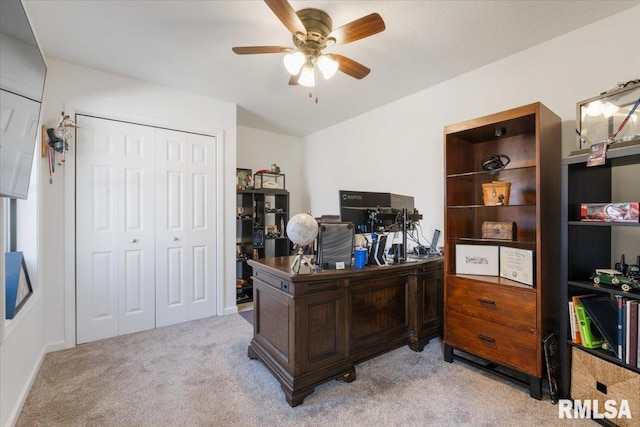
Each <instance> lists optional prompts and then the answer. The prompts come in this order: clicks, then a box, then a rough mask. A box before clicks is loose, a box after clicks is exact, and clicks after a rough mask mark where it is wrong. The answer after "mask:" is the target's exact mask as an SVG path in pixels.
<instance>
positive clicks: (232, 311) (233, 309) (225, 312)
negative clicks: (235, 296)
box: [222, 305, 238, 316]
mask: <svg viewBox="0 0 640 427" xmlns="http://www.w3.org/2000/svg"><path fill="white" fill-rule="evenodd" d="M237 312H238V306H237V305H234V306H232V307H226V308H225V309H224V310H223V311H222V315H223V316H227V315H229V314H236V313H237Z"/></svg>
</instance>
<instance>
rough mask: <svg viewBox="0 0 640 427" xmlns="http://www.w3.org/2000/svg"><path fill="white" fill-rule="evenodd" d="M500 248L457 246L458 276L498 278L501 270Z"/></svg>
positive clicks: (490, 246) (491, 246)
mask: <svg viewBox="0 0 640 427" xmlns="http://www.w3.org/2000/svg"><path fill="white" fill-rule="evenodd" d="M498 250H499V246H493V245H461V244H458V245H456V274H472V275H480V276H497V275H498V274H499V272H500V269H499V253H498Z"/></svg>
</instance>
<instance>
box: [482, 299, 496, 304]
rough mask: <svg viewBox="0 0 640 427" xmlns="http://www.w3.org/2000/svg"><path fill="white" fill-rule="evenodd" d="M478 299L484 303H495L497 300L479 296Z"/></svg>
mask: <svg viewBox="0 0 640 427" xmlns="http://www.w3.org/2000/svg"><path fill="white" fill-rule="evenodd" d="M478 301H480V302H481V303H484V304H495V303H496V302H495V301H494V300H492V299H485V298H478Z"/></svg>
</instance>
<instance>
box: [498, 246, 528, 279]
mask: <svg viewBox="0 0 640 427" xmlns="http://www.w3.org/2000/svg"><path fill="white" fill-rule="evenodd" d="M533 271H534V270H533V251H532V250H529V249H518V248H512V247H509V246H500V277H504V278H505V279H509V280H513V281H516V282H519V283H522V284H525V285H528V286H533Z"/></svg>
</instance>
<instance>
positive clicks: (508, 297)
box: [446, 277, 536, 332]
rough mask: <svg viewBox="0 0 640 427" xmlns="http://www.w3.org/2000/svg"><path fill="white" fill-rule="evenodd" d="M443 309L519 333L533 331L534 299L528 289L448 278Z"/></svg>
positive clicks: (534, 327)
mask: <svg viewBox="0 0 640 427" xmlns="http://www.w3.org/2000/svg"><path fill="white" fill-rule="evenodd" d="M446 304H447V310H451V311H457V312H459V313H461V314H466V315H469V316H473V317H477V318H480V319H484V320H487V321H490V322H495V323H499V324H501V325H504V326H509V327H512V328H516V329H519V330H522V331H527V332H535V331H536V296H535V293H534V292H531V291H530V290H529V289H519V288H515V287H514V288H513V289H511V288H509V287H508V286H501V285H494V284H490V283H482V282H478V281H475V280H471V279H466V278H463V277H450V278H449V280H448V282H447V286H446Z"/></svg>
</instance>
